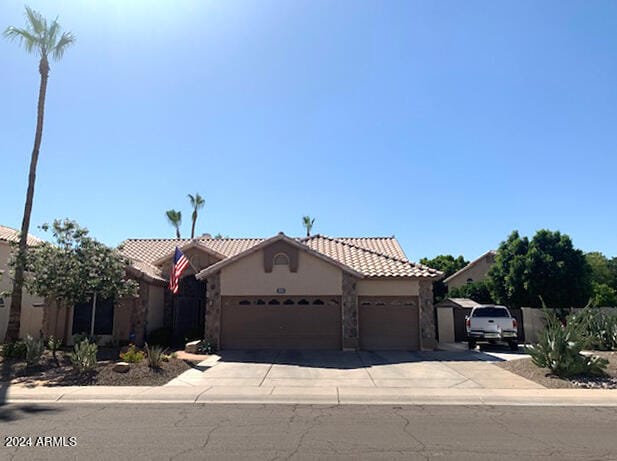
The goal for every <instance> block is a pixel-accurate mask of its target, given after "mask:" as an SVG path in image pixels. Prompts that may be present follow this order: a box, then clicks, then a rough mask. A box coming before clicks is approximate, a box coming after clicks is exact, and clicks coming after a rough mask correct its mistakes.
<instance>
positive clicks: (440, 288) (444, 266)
mask: <svg viewBox="0 0 617 461" xmlns="http://www.w3.org/2000/svg"><path fill="white" fill-rule="evenodd" d="M420 264H424V265H425V266H428V267H432V268H433V269H437V270H439V271H441V272H443V273H444V277H443V279H442V280H439V281H437V282H435V283H434V284H433V301H434V302H436V303H438V302H439V301H441V300H442V299H444V298H445V297H446V294H447V293H448V287H447V286H446V285H445V284H444V283H443V280H444V279H447V278H448V277H450V276H451V275H452V274H454V273H456V272H458V271H459V270H461V269H462V268H463V267H465V266H467V264H469V261H467V260H465V258H464V257H463V256H462V255H459V256H458V257H456V258H455V257H454V256H452V255H439V256H435V257H434V258H433V259H429V258H422V259H420Z"/></svg>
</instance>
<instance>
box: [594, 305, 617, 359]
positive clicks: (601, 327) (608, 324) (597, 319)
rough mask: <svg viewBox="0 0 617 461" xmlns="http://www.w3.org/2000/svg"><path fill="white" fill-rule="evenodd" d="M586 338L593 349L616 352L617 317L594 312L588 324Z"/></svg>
mask: <svg viewBox="0 0 617 461" xmlns="http://www.w3.org/2000/svg"><path fill="white" fill-rule="evenodd" d="M588 337H589V344H590V346H591V347H592V348H594V349H598V350H602V351H614V350H617V315H610V314H607V313H604V312H601V311H597V312H594V313H593V315H592V316H591V318H590V321H589V323H588Z"/></svg>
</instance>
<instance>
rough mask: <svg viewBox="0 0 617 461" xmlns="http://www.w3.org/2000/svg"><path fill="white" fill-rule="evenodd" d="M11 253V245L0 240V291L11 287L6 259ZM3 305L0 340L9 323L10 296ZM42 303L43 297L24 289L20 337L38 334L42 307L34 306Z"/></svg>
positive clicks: (0, 316)
mask: <svg viewBox="0 0 617 461" xmlns="http://www.w3.org/2000/svg"><path fill="white" fill-rule="evenodd" d="M10 254H11V247H10V245H9V244H8V243H7V242H4V241H0V271H4V272H3V273H2V274H1V275H0V292H3V291H10V290H11V288H12V283H11V277H10V276H9V268H8V260H9V256H10ZM3 299H4V307H0V342H2V341H4V335H5V334H6V328H7V327H8V323H9V311H10V307H11V297H10V296H5V297H4V298H3ZM42 303H43V299H42V298H39V297H37V296H32V295H31V294H30V293H28V292H27V291H26V290H24V293H23V297H22V304H21V306H22V307H21V327H20V331H19V335H20V337H22V338H23V337H24V336H26V335H27V334H30V335H32V336H34V337H38V336H39V332H40V330H41V328H42V326H43V308H42V307H34V305H35V304H38V305H39V306H40V305H41V304H42Z"/></svg>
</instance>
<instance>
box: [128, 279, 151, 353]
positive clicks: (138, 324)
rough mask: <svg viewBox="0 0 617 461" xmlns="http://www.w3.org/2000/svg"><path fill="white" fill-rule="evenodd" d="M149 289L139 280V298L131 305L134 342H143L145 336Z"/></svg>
mask: <svg viewBox="0 0 617 461" xmlns="http://www.w3.org/2000/svg"><path fill="white" fill-rule="evenodd" d="M149 294H150V290H148V284H147V283H146V282H144V281H143V280H140V281H139V298H137V299H134V300H133V302H132V306H131V330H130V331H131V332H133V333H135V342H136V343H137V344H143V343H144V341H145V339H146V338H145V336H146V309H147V308H148V302H149Z"/></svg>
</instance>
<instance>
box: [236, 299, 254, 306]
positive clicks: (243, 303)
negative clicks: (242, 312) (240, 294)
mask: <svg viewBox="0 0 617 461" xmlns="http://www.w3.org/2000/svg"><path fill="white" fill-rule="evenodd" d="M238 304H240V305H241V306H249V305H250V304H251V302H250V301H249V300H248V299H243V300H242V301H240V302H239V303H238Z"/></svg>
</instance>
